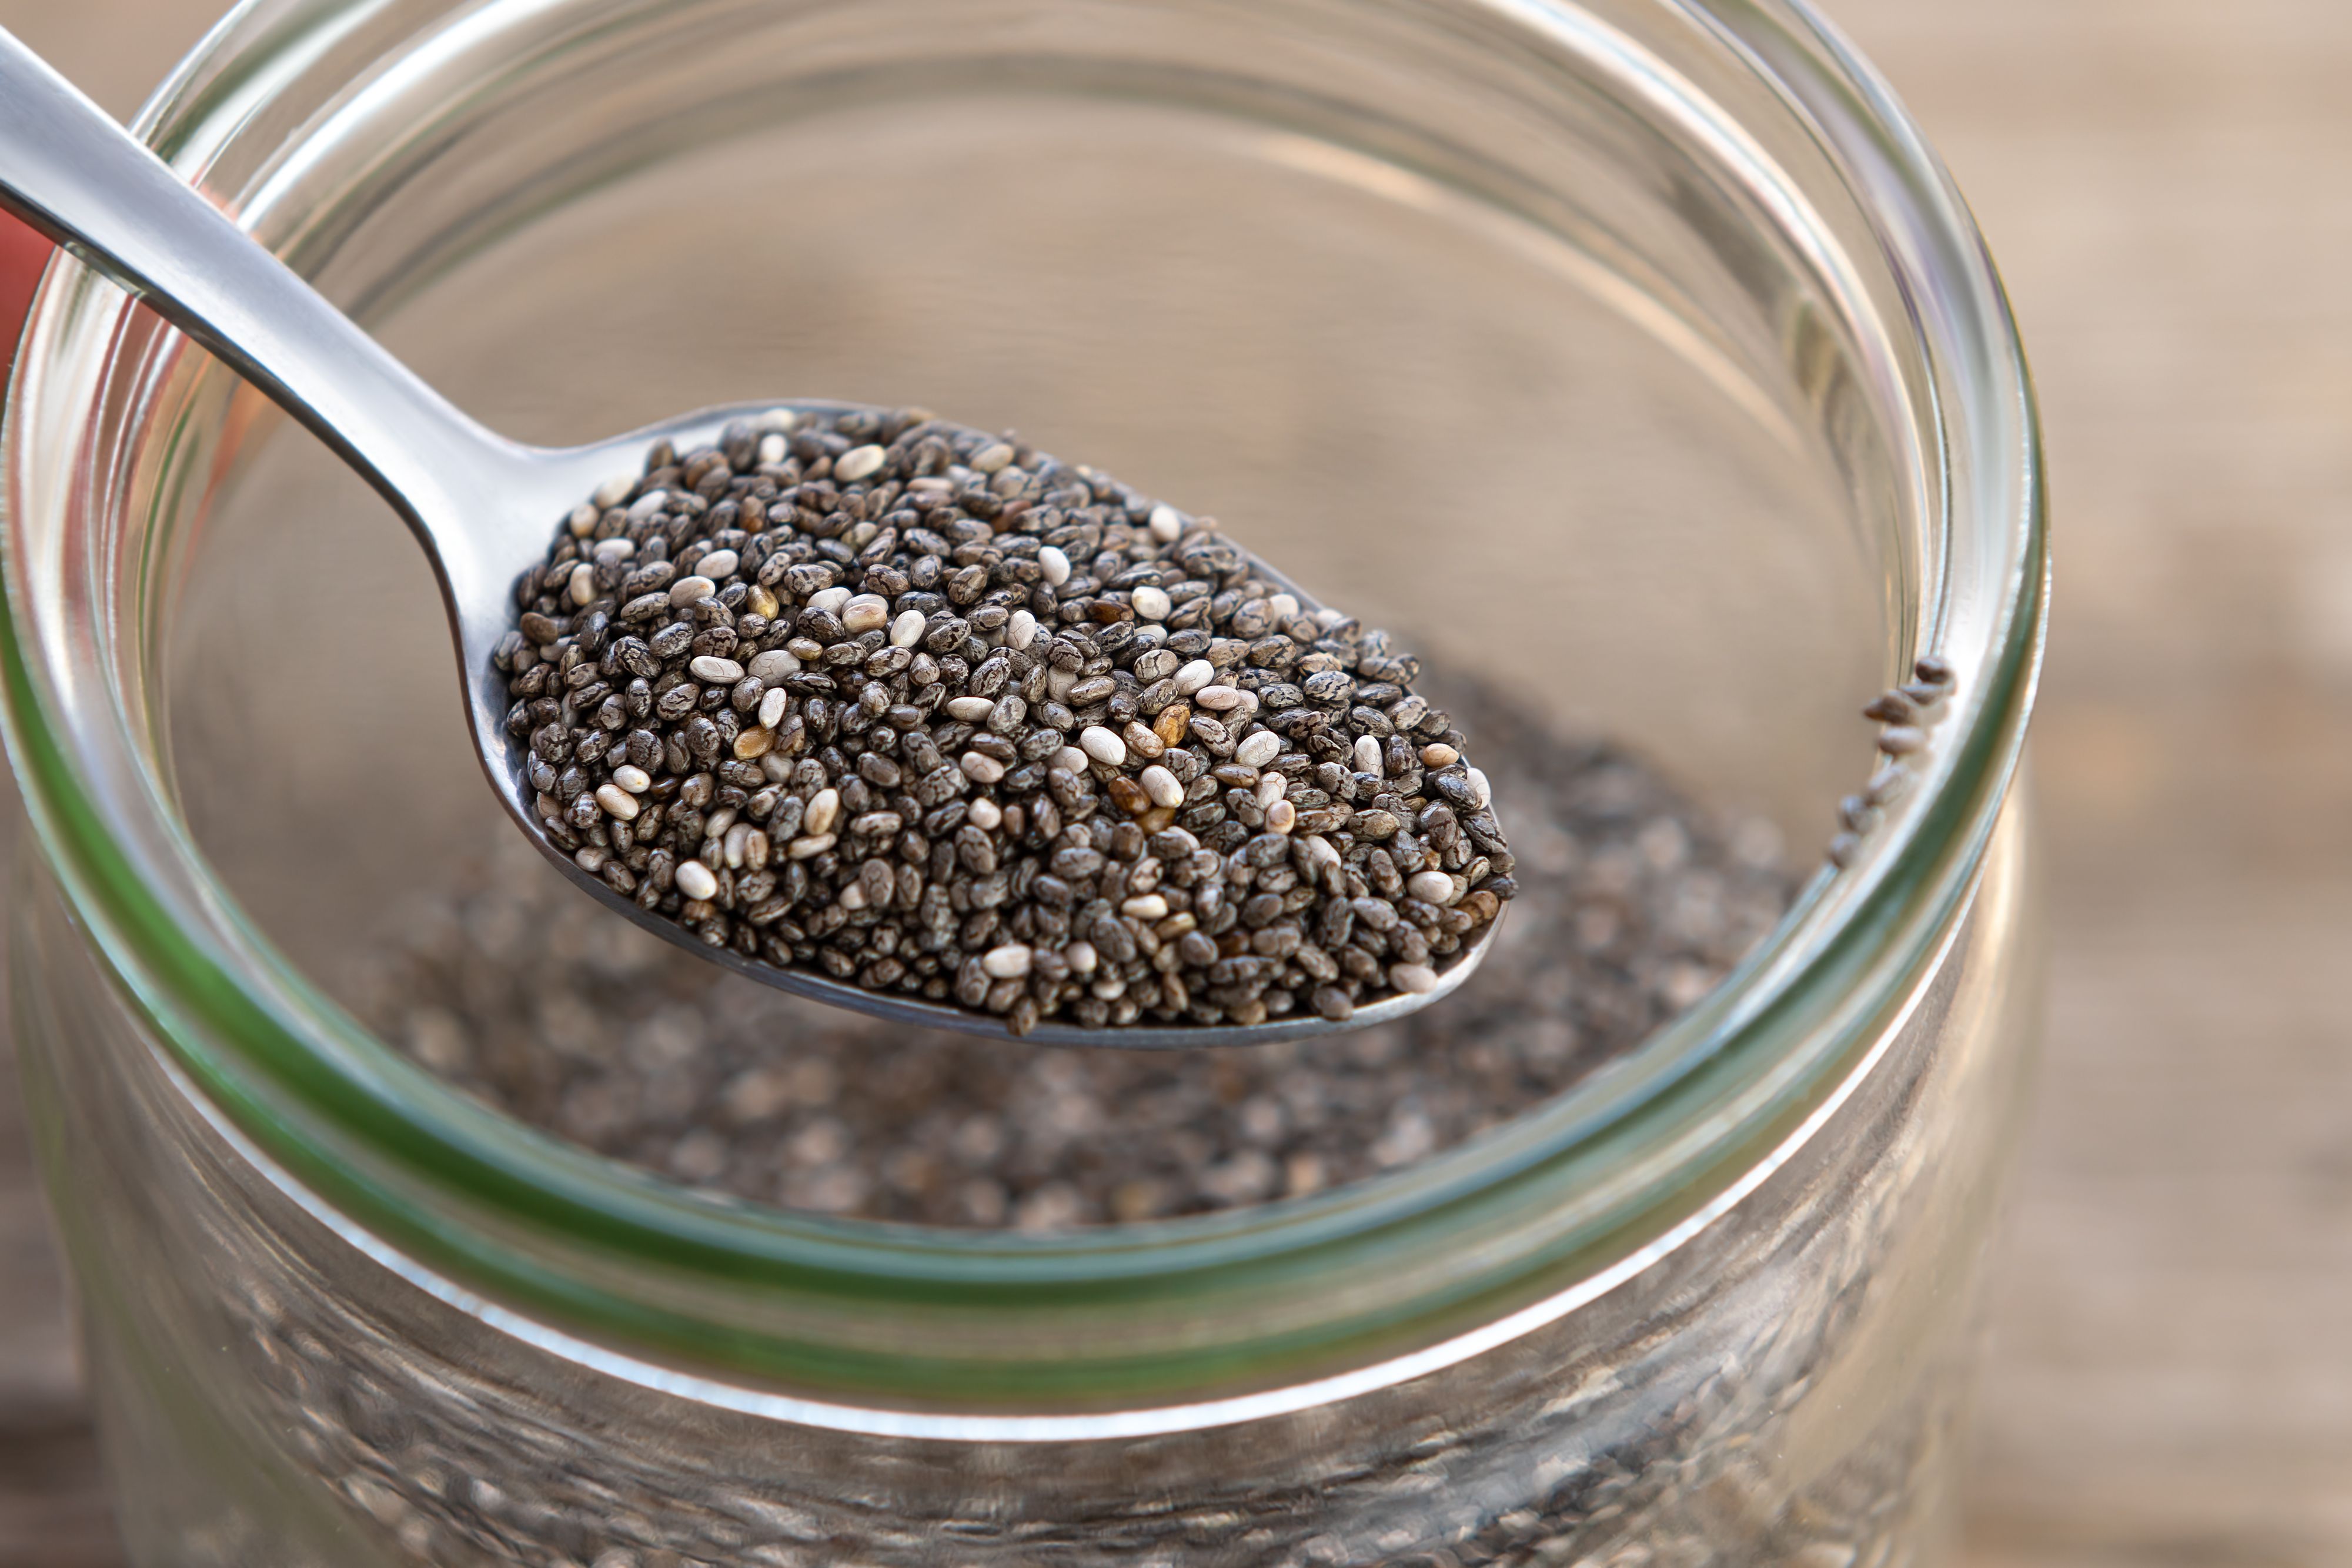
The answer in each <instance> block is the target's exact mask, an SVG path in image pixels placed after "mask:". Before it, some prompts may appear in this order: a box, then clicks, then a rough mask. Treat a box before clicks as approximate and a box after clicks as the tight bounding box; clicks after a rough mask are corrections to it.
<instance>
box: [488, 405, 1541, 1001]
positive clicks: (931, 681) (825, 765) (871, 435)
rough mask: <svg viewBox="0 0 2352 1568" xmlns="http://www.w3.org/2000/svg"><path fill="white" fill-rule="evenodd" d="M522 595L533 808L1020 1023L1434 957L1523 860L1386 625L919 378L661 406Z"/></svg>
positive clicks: (1366, 995)
mask: <svg viewBox="0 0 2352 1568" xmlns="http://www.w3.org/2000/svg"><path fill="white" fill-rule="evenodd" d="M514 601H515V611H516V615H517V621H516V628H515V630H514V631H513V632H509V634H508V636H507V637H506V638H505V639H504V641H503V642H502V643H500V644H499V649H498V652H497V654H496V659H495V662H496V664H497V667H498V671H499V674H500V676H501V677H502V678H503V679H504V680H505V683H506V687H507V693H508V696H509V700H510V702H511V705H512V706H511V707H510V708H509V712H508V714H507V720H506V727H507V730H508V732H509V735H510V736H511V737H513V743H514V747H515V760H516V765H517V767H518V768H520V771H521V772H522V774H523V775H524V777H525V778H526V779H527V780H528V783H529V785H530V791H531V798H532V801H533V804H534V806H535V808H536V813H535V814H536V816H537V818H538V826H539V828H540V830H541V832H542V833H543V834H544V836H545V837H546V839H547V840H548V841H549V842H550V843H551V844H552V845H553V846H554V847H555V848H557V849H558V850H559V851H561V852H562V853H563V854H565V855H567V856H569V857H570V858H571V859H572V862H574V863H575V864H577V865H578V866H579V867H580V868H581V869H582V870H583V871H585V872H587V873H590V874H591V875H593V876H597V877H599V878H601V879H602V880H603V881H604V883H606V884H607V885H608V886H609V887H611V888H612V889H613V891H614V893H615V894H619V895H621V896H623V897H626V898H631V899H634V900H635V902H636V904H638V905H639V906H640V907H642V908H644V909H646V910H648V911H651V912H653V913H656V914H658V915H663V916H665V917H667V918H668V919H670V920H673V921H675V922H677V924H678V925H681V926H683V927H684V928H685V929H686V930H688V931H689V932H691V933H692V934H693V935H694V936H696V937H698V938H699V939H700V940H701V941H702V942H704V943H706V944H708V945H709V946H713V947H720V948H727V949H730V950H731V951H733V952H735V953H738V954H740V955H741V956H744V957H746V958H750V959H753V960H755V961H759V962H763V963H767V964H772V965H775V966H779V967H795V968H800V969H803V970H808V971H813V972H817V973H822V974H824V975H826V976H828V977H831V978H834V979H835V980H841V981H846V982H851V983H854V984H856V985H857V986H859V987H862V988H866V989H867V990H871V991H877V992H888V993H897V994H901V995H907V996H915V997H920V998H924V999H926V1000H929V1001H932V1002H940V1003H947V1002H952V1003H954V1004H956V1005H960V1006H961V1007H964V1008H966V1009H972V1010H975V1011H984V1012H987V1013H992V1014H995V1015H998V1016H1000V1017H1002V1018H1003V1019H1004V1021H1005V1024H1006V1027H1007V1028H1008V1029H1009V1030H1011V1032H1013V1034H1016V1035H1019V1034H1025V1033H1027V1032H1029V1031H1030V1030H1034V1028H1035V1027H1036V1026H1037V1025H1038V1023H1040V1022H1041V1021H1043V1020H1045V1019H1069V1020H1071V1021H1073V1022H1075V1023H1076V1024H1079V1025H1081V1026H1083V1027H1085V1028H1088V1029H1103V1028H1117V1027H1120V1026H1124V1025H1129V1024H1135V1023H1138V1022H1150V1023H1155V1024H1166V1023H1195V1024H1202V1025H1215V1024H1242V1025H1252V1024H1257V1023H1262V1022H1264V1021H1265V1020H1266V1019H1270V1018H1279V1017H1282V1016H1284V1015H1286V1014H1290V1013H1295V1012H1299V1011H1302V1010H1311V1011H1313V1012H1316V1013H1319V1014H1321V1015H1322V1016H1324V1017H1326V1018H1328V1019H1335V1020H1341V1019H1347V1018H1349V1017H1350V1016H1351V1015H1352V1014H1353V1012H1354V1010H1355V1009H1357V1008H1358V1007H1360V1006H1362V1005H1364V1004H1365V1003H1368V1002H1370V1001H1374V1000H1378V999H1381V998H1386V997H1390V996H1393V995H1397V994H1401V993H1424V992H1427V991H1429V990H1432V989H1433V988H1435V986H1436V985H1437V983H1438V977H1439V976H1440V975H1441V974H1443V972H1444V970H1445V969H1446V968H1448V967H1451V966H1452V964H1454V962H1456V961H1458V960H1459V958H1460V957H1461V956H1462V955H1463V954H1464V953H1465V950H1466V949H1467V948H1469V947H1471V946H1475V944H1476V942H1477V941H1478V939H1479V936H1480V934H1481V933H1482V932H1483V931H1484V930H1485V929H1486V927H1487V926H1488V925H1491V924H1492V923H1493V922H1494V920H1495V918H1496V915H1497V914H1498V913H1499V912H1500V910H1501V907H1502V905H1503V904H1504V903H1505V902H1506V901H1507V900H1508V899H1510V898H1511V897H1512V896H1513V895H1514V894H1515V893H1516V892H1517V887H1518V884H1517V880H1516V878H1515V877H1514V875H1513V872H1514V869H1515V861H1514V858H1513V856H1512V854H1511V852H1510V849H1509V846H1508V844H1507V841H1505V838H1504V835H1503V830H1502V826H1501V823H1500V821H1499V819H1498V817H1497V816H1496V812H1495V811H1494V810H1493V809H1492V806H1491V804H1490V800H1489V791H1488V786H1487V783H1486V775H1485V774H1484V773H1482V772H1481V771H1480V770H1479V768H1476V767H1475V766H1473V765H1472V763H1471V761H1470V759H1469V758H1468V756H1467V755H1466V753H1465V748H1466V747H1467V742H1466V740H1465V736H1464V733H1463V731H1462V730H1461V729H1459V728H1457V727H1455V726H1454V722H1453V720H1452V718H1451V717H1450V716H1448V715H1447V714H1446V713H1445V712H1444V710H1442V709H1439V708H1436V707H1433V706H1431V705H1430V703H1429V702H1428V700H1427V699H1426V698H1425V697H1424V696H1423V695H1421V694H1420V693H1419V692H1417V691H1416V690H1415V689H1414V685H1415V682H1416V681H1417V680H1418V678H1419V674H1420V666H1419V664H1418V662H1417V661H1416V660H1414V659H1413V658H1412V656H1411V655H1410V654H1408V653H1404V652H1402V650H1400V649H1398V648H1397V647H1396V646H1395V645H1394V644H1393V643H1391V641H1390V639H1389V638H1388V637H1387V636H1386V635H1385V634H1384V633H1382V632H1376V631H1366V630H1365V629H1364V628H1363V627H1361V626H1360V625H1359V624H1358V623H1357V622H1355V621H1354V620H1352V619H1350V618H1349V617H1348V616H1347V615H1346V614H1344V613H1343V612H1339V611H1338V610H1334V609H1330V608H1325V607H1318V606H1315V605H1313V604H1311V603H1306V602H1303V601H1301V600H1300V599H1299V598H1298V597H1297V595H1296V594H1295V593H1294V592H1292V591H1288V590H1286V589H1285V588H1283V587H1282V586H1281V585H1279V584H1276V583H1273V582H1269V581H1267V580H1265V579H1263V578H1261V577H1259V576H1257V575H1256V574H1255V570H1254V566H1253V563H1252V562H1251V560H1250V559H1249V557H1248V556H1247V555H1246V554H1244V552H1243V551H1242V550H1241V549H1239V548H1237V547H1236V546H1235V545H1234V543H1233V542H1232V541H1231V540H1230V539H1228V538H1225V537H1224V536H1223V534H1221V533H1220V532H1218V531H1217V529H1216V527H1215V524H1214V523H1213V520H1212V519H1208V518H1201V517H1188V516H1186V515H1184V514H1182V513H1181V512H1179V511H1177V510H1176V509H1175V508H1174V507H1169V506H1167V505H1165V504H1163V503H1160V502H1158V501H1155V500H1153V499H1151V498H1150V497H1145V496H1141V495H1139V494H1138V493H1137V492H1135V491H1134V490H1132V489H1130V488H1129V487H1128V486H1124V485H1121V484H1119V483H1118V481H1117V480H1115V479H1112V478H1110V477H1109V476H1106V475H1103V474H1100V473H1097V472H1096V471H1095V470H1093V469H1090V468H1086V467H1077V466H1070V465H1064V464H1062V463H1060V462H1058V461H1056V460H1055V459H1054V458H1052V457H1049V456H1047V455H1044V454H1042V453H1039V452H1037V451H1035V450H1034V448H1031V447H1029V446H1027V445H1025V444H1020V443H1018V442H1015V441H1013V440H1010V439H1000V438H998V437H995V436H992V435H988V434H983V433H982V432H979V431H974V430H970V429H966V428H964V427H962V426H959V425H952V424H949V423H944V422H942V421H940V420H937V419H934V418H932V417H930V416H929V415H928V414H925V413H920V412H919V411H912V410H908V411H901V412H898V413H887V414H886V413H873V412H854V413H834V414H812V413H792V412H790V411H778V412H777V413H772V414H770V415H766V416H763V417H762V418H761V420H758V421H750V422H745V423H739V424H736V425H732V426H730V427H729V428H728V430H726V431H725V432H724V433H722V434H721V436H720V439H719V443H718V444H716V445H714V446H711V447H708V448H703V449H699V450H696V451H690V452H685V453H679V452H677V451H674V450H673V449H672V448H671V447H670V446H669V444H667V443H663V444H659V445H657V446H656V448H655V449H654V450H653V451H652V452H650V453H649V454H648V455H647V456H646V464H645V471H644V472H643V473H642V474H641V475H638V476H633V477H628V478H622V479H615V480H613V481H610V482H608V483H606V484H605V485H604V486H600V487H599V488H598V489H597V491H596V493H595V495H594V497H593V498H592V499H591V500H590V501H589V502H588V503H587V504H585V505H583V506H581V507H577V508H575V509H574V510H573V511H572V513H571V514H570V515H569V516H568V517H566V518H565V519H564V520H563V523H562V526H561V527H560V528H559V529H558V531H557V535H556V538H555V542H554V544H553V545H552V546H551V549H549V551H548V554H547V557H546V559H544V560H543V561H542V562H541V563H540V564H539V565H537V566H534V567H533V568H532V569H530V570H529V571H526V572H525V573H524V574H523V575H522V577H521V579H520V580H519V581H518V582H517V583H516V585H515V590H514ZM1195 938H1197V940H1196V939H1195Z"/></svg>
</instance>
